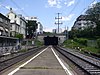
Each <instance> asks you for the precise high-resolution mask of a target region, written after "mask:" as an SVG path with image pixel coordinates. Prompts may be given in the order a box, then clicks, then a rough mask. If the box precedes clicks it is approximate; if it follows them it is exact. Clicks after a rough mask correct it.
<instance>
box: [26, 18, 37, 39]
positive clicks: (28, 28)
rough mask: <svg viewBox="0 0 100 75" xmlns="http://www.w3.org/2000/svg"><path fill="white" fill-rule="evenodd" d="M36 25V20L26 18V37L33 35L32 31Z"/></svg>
mask: <svg viewBox="0 0 100 75" xmlns="http://www.w3.org/2000/svg"><path fill="white" fill-rule="evenodd" d="M37 26H38V24H37V21H33V20H28V23H27V25H26V33H27V34H26V35H27V38H33V37H34V36H35V34H34V32H35V31H36V29H37Z"/></svg>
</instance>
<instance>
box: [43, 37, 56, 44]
mask: <svg viewBox="0 0 100 75" xmlns="http://www.w3.org/2000/svg"><path fill="white" fill-rule="evenodd" d="M44 45H58V37H56V36H53V37H49V36H47V37H44Z"/></svg>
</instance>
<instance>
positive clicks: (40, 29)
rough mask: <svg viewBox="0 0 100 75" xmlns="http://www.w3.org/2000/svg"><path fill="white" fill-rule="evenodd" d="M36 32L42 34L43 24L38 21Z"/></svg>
mask: <svg viewBox="0 0 100 75" xmlns="http://www.w3.org/2000/svg"><path fill="white" fill-rule="evenodd" d="M36 32H37V34H43V26H42V24H41V23H40V22H38V28H37V31H36Z"/></svg>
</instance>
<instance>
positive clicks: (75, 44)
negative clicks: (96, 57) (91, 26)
mask: <svg viewBox="0 0 100 75" xmlns="http://www.w3.org/2000/svg"><path fill="white" fill-rule="evenodd" d="M80 39H81V40H80ZM80 39H77V38H75V39H74V40H72V39H69V40H66V41H64V43H63V46H64V47H67V48H76V49H78V47H79V48H80V49H81V51H83V52H84V51H87V52H92V53H96V54H99V53H100V48H96V47H89V46H86V45H82V44H80V43H79V42H83V44H84V40H87V39H83V38H80ZM99 44H100V39H99Z"/></svg>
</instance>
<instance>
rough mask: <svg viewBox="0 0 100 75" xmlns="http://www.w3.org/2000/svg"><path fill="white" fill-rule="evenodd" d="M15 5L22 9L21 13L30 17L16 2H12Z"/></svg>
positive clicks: (12, 0)
mask: <svg viewBox="0 0 100 75" xmlns="http://www.w3.org/2000/svg"><path fill="white" fill-rule="evenodd" d="M10 1H11V2H12V3H13V4H14V5H16V7H17V8H18V9H20V11H21V12H23V13H24V14H25V15H26V16H28V14H27V13H26V12H25V11H24V10H23V9H22V8H21V7H20V6H19V5H18V4H17V3H16V2H15V1H14V0H10Z"/></svg>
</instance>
